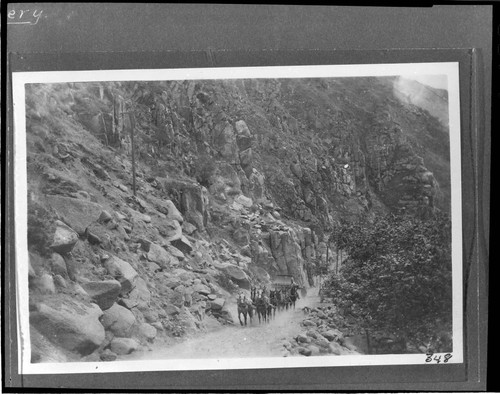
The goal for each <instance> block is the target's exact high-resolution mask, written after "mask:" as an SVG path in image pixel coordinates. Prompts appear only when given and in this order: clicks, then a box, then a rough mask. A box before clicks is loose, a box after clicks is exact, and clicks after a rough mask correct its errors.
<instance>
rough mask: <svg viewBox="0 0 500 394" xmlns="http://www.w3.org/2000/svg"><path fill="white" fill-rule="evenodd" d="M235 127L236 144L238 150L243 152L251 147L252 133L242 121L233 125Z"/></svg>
mask: <svg viewBox="0 0 500 394" xmlns="http://www.w3.org/2000/svg"><path fill="white" fill-rule="evenodd" d="M235 127H236V143H237V144H238V149H239V150H240V151H244V150H246V149H248V148H251V146H252V133H251V132H250V129H249V128H248V126H247V124H246V123H245V121H244V120H238V121H237V122H236V123H235Z"/></svg>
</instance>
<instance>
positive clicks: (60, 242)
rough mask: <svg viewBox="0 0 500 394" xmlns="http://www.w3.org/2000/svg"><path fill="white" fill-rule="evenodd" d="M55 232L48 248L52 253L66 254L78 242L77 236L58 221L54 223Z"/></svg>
mask: <svg viewBox="0 0 500 394" xmlns="http://www.w3.org/2000/svg"><path fill="white" fill-rule="evenodd" d="M55 225H56V231H55V232H54V238H53V241H52V245H50V247H51V248H52V250H53V251H54V252H57V253H59V254H62V255H64V254H67V253H69V252H71V251H72V250H73V247H74V246H75V245H76V243H77V242H78V234H77V233H76V232H75V231H73V229H71V228H70V227H68V226H67V225H66V224H64V223H63V222H61V221H60V220H56V221H55Z"/></svg>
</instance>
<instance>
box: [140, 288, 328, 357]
mask: <svg viewBox="0 0 500 394" xmlns="http://www.w3.org/2000/svg"><path fill="white" fill-rule="evenodd" d="M311 293H312V295H310V296H308V297H306V298H304V299H300V300H298V301H297V303H296V306H295V309H293V308H292V309H291V310H288V311H281V312H276V317H275V319H273V320H271V321H270V322H269V323H261V324H259V322H258V318H257V317H256V316H255V317H254V319H253V322H252V323H248V325H247V326H243V327H242V326H240V324H239V321H238V320H237V313H236V308H234V309H235V310H234V311H232V312H233V316H234V317H235V318H236V322H235V325H234V326H228V327H225V328H222V329H220V330H217V331H214V332H210V333H207V334H202V335H201V336H199V337H197V338H191V339H188V340H186V341H184V342H182V343H179V344H176V345H174V346H172V347H167V348H154V349H153V350H152V351H150V352H144V353H136V354H134V355H133V356H132V355H131V356H132V357H131V358H133V359H148V360H152V359H154V360H157V359H172V358H176V359H177V358H179V359H183V358H233V357H242V356H244V357H273V356H275V357H282V356H283V355H284V353H285V352H284V348H283V341H285V340H290V339H292V338H293V337H295V336H297V335H298V334H299V333H300V332H301V331H303V328H302V327H301V326H300V322H301V321H302V320H303V319H304V312H303V310H302V308H303V307H304V306H306V305H307V306H313V305H316V304H317V303H318V302H319V297H318V296H317V290H316V289H310V290H309V294H311Z"/></svg>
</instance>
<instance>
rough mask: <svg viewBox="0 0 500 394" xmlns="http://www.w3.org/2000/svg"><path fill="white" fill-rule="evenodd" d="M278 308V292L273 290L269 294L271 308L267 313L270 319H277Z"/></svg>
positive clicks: (269, 307)
mask: <svg viewBox="0 0 500 394" xmlns="http://www.w3.org/2000/svg"><path fill="white" fill-rule="evenodd" d="M277 306H278V290H271V292H270V293H269V306H268V308H267V313H268V315H269V317H273V318H274V317H276V308H277Z"/></svg>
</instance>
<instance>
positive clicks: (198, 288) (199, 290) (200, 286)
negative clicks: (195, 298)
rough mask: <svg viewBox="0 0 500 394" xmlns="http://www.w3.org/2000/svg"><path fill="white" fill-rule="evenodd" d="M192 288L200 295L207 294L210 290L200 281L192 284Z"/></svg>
mask: <svg viewBox="0 0 500 394" xmlns="http://www.w3.org/2000/svg"><path fill="white" fill-rule="evenodd" d="M193 290H194V291H195V292H197V293H200V294H201V295H209V294H210V293H211V292H212V291H211V290H210V289H209V287H208V286H205V285H204V284H202V283H198V284H195V285H194V286H193Z"/></svg>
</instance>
